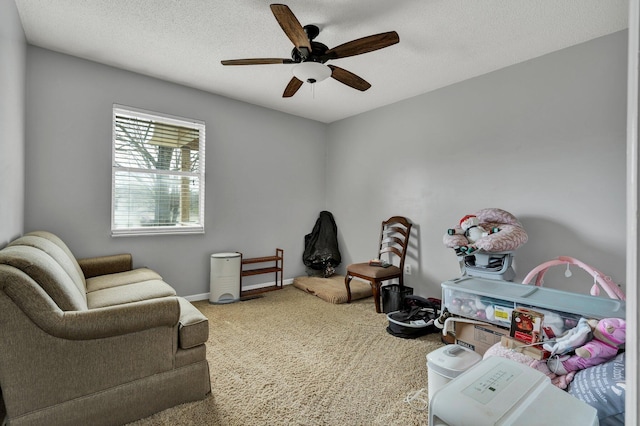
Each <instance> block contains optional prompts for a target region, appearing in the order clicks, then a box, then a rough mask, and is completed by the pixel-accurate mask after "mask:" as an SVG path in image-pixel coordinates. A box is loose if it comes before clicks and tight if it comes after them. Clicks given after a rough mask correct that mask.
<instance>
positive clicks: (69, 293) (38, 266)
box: [0, 244, 87, 311]
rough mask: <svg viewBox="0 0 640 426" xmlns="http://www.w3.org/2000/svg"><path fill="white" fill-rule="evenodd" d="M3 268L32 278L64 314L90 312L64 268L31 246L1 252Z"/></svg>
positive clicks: (16, 246) (19, 246)
mask: <svg viewBox="0 0 640 426" xmlns="http://www.w3.org/2000/svg"><path fill="white" fill-rule="evenodd" d="M0 264H5V265H9V266H13V267H14V268H17V269H19V270H21V271H22V272H24V273H25V274H27V275H29V276H30V277H31V278H32V279H33V280H34V281H35V282H37V283H38V285H40V287H42V289H43V290H44V291H46V292H47V294H48V295H49V297H51V299H53V301H54V302H55V303H56V304H57V305H58V306H59V307H60V309H61V310H63V311H81V310H87V300H86V293H85V292H84V291H81V290H80V289H79V288H78V286H77V285H76V283H75V282H74V280H73V279H72V277H71V276H70V275H69V273H68V272H67V271H66V270H65V268H64V267H63V266H62V265H61V264H60V263H59V262H58V261H57V260H56V259H55V258H54V257H52V256H51V255H49V254H48V253H47V252H45V251H44V250H41V249H39V248H37V247H33V246H29V245H20V244H16V245H9V246H7V247H5V248H4V249H2V250H0Z"/></svg>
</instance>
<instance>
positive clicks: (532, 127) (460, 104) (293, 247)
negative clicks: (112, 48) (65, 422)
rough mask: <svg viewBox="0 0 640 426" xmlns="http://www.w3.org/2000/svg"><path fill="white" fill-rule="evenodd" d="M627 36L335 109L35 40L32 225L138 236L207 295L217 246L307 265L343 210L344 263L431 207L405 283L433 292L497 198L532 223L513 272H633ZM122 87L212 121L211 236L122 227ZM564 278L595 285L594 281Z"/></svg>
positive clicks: (582, 286) (80, 250) (110, 245)
mask: <svg viewBox="0 0 640 426" xmlns="http://www.w3.org/2000/svg"><path fill="white" fill-rule="evenodd" d="M626 37H627V34H626V32H620V33H617V34H613V35H610V36H606V37H602V38H600V39H596V40H593V41H591V42H588V43H585V44H582V45H578V46H575V47H572V48H569V49H566V50H563V51H559V52H555V53H552V54H550V55H546V56H543V57H540V58H537V59H535V60H531V61H528V62H525V63H522V64H519V65H515V66H512V67H509V68H506V69H503V70H499V71H496V72H493V73H490V74H487V75H484V76H481V77H478V78H475V79H472V80H468V81H465V82H462V83H459V84H456V85H453V86H450V87H446V88H443V89H441V90H437V91H434V92H431V93H427V94H424V95H421V96H417V97H415V98H412V99H409V100H406V101H403V102H399V103H396V104H394V105H390V106H388V107H384V108H380V109H377V110H375V111H371V112H369V113H365V114H362V115H359V116H356V117H352V118H349V119H346V120H343V121H339V122H336V123H332V124H330V125H324V124H321V123H317V122H313V121H309V120H305V119H300V118H297V117H293V116H290V115H286V114H282V113H279V112H275V111H271V110H268V109H264V108H260V107H256V106H251V105H247V104H244V103H241V102H236V101H233V100H230V99H226V98H223V97H219V96H216V95H212V94H207V93H204V92H200V91H197V90H193V89H189V88H185V87H182V86H178V85H174V84H170V83H166V82H162V81H159V80H155V79H152V78H147V77H144V76H140V75H137V74H134V73H129V72H125V71H122V70H118V69H114V68H111V67H107V66H103V65H99V64H96V63H92V62H88V61H84V60H79V59H76V58H72V57H69V56H65V55H61V54H57V53H54V52H51V51H47V50H43V49H39V48H36V47H29V48H28V50H27V76H28V77H27V122H26V124H27V133H26V137H27V144H26V146H27V149H26V164H27V166H26V175H27V179H26V190H25V194H26V203H25V206H26V207H25V210H26V212H25V215H24V218H25V219H24V221H25V222H24V223H25V225H24V229H25V231H30V230H33V229H49V230H51V231H53V232H56V233H58V234H60V236H61V237H63V238H64V239H65V240H66V241H68V243H69V245H70V247H71V249H72V250H73V251H74V252H75V253H76V254H77V255H78V256H91V255H98V254H105V253H117V252H121V251H131V252H133V254H134V259H135V260H136V264H137V265H148V266H150V267H153V268H155V269H158V270H159V271H160V272H161V273H162V274H163V275H164V276H165V278H166V279H167V280H168V281H169V282H171V283H172V284H174V285H175V286H176V288H177V290H178V292H179V294H182V295H194V294H202V293H206V292H207V291H208V271H209V254H210V253H215V252H219V251H230V250H234V251H235V250H237V251H242V252H244V254H245V255H246V256H261V255H265V254H268V253H271V251H272V250H273V249H274V248H275V247H276V246H280V247H282V248H283V249H285V278H293V277H295V276H296V275H300V274H302V273H304V268H303V265H302V262H301V260H300V255H301V253H302V249H303V237H304V234H306V233H308V232H309V231H310V230H311V228H312V227H313V224H314V222H315V219H316V218H317V215H318V212H319V211H320V210H322V209H325V208H326V209H327V210H329V211H331V212H332V213H333V214H334V216H335V218H336V221H337V224H338V229H339V234H340V235H339V237H340V244H341V245H340V249H341V251H342V254H343V268H344V265H346V264H347V263H349V262H351V261H359V260H364V259H368V258H370V257H372V256H373V255H374V250H375V246H376V244H377V232H378V228H379V225H380V221H381V220H382V219H384V218H386V217H389V216H391V215H394V214H402V215H406V216H408V217H409V218H410V219H412V220H413V221H414V223H415V224H416V226H415V231H414V234H413V236H412V241H413V247H412V251H411V253H410V257H409V259H408V261H409V263H411V264H412V266H413V274H412V275H411V276H409V277H407V283H408V285H411V286H412V287H414V288H415V289H416V293H418V294H422V295H430V296H431V295H437V294H439V284H440V282H442V281H444V280H446V279H450V278H452V277H455V276H457V275H458V274H459V270H458V265H457V262H456V258H455V256H454V255H453V253H452V251H451V250H449V249H446V248H445V247H444V246H443V245H442V243H441V240H442V235H443V234H444V232H445V230H446V229H447V228H449V227H451V226H453V225H454V224H455V223H457V221H458V220H459V218H460V217H462V216H463V215H465V214H467V213H472V212H475V211H476V210H478V209H481V208H485V207H500V208H503V209H506V210H508V211H511V212H512V213H514V214H515V215H516V216H518V217H519V218H520V220H521V221H522V223H523V224H524V226H525V228H526V230H527V231H528V233H529V236H530V240H529V242H528V243H527V244H526V245H525V246H524V247H522V248H521V249H520V250H518V252H517V255H516V269H517V272H518V276H517V277H516V281H518V280H521V279H522V278H523V277H524V275H525V274H526V273H527V272H528V271H529V270H531V269H532V268H533V267H535V266H536V265H538V264H540V263H542V262H544V261H546V260H549V259H552V258H555V257H556V256H559V255H569V256H574V257H577V258H578V259H580V260H583V261H585V262H587V263H589V264H592V265H594V266H596V267H598V268H599V269H601V270H602V271H603V272H605V273H607V274H609V275H611V276H612V278H613V279H614V280H615V281H616V282H619V283H622V284H624V279H625V232H626V230H625V213H624V211H625V209H624V206H625V155H626V152H625V109H626V46H627V39H626ZM114 102H115V103H120V104H125V105H131V106H134V107H139V108H145V109H149V110H153V111H158V112H163V113H168V114H174V115H179V116H185V117H192V118H196V119H201V120H204V121H205V122H206V123H207V141H208V144H207V180H206V190H207V204H206V209H207V219H206V220H207V222H206V228H207V233H206V234H205V235H204V236H172V237H158V236H155V237H133V238H111V237H110V236H109V220H110V217H109V213H110V190H111V169H110V165H111V106H112V104H113V103H114ZM60 200H62V201H60ZM15 232H16V231H13V232H12V233H15ZM167 265H171V266H170V267H167ZM342 272H343V271H342ZM552 272H555V271H552ZM562 272H564V271H558V272H555V275H557V276H558V277H560V276H562ZM549 277H550V279H548V280H547V283H546V285H548V286H550V287H558V288H564V289H569V290H575V291H580V292H584V291H586V287H587V286H588V284H587V283H588V282H589V280H590V278H589V277H586V278H585V276H584V275H580V273H579V271H577V270H574V277H577V278H579V279H582V280H581V281H576V280H571V281H568V282H565V281H560V280H557V279H556V278H555V277H554V274H553V273H552V274H550V275H549ZM269 280H271V277H268V276H260V277H254V280H253V281H251V282H247V284H252V283H260V282H265V281H269ZM585 280H586V281H585Z"/></svg>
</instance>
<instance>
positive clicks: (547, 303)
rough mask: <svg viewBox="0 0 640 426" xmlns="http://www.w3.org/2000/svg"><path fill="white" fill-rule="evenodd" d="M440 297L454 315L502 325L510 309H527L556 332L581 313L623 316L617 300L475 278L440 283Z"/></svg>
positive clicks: (507, 324)
mask: <svg viewBox="0 0 640 426" xmlns="http://www.w3.org/2000/svg"><path fill="white" fill-rule="evenodd" d="M442 300H443V306H444V307H445V308H446V309H447V310H448V311H449V312H451V313H452V314H454V315H458V316H461V317H465V318H470V319H476V320H480V321H486V322H489V323H492V324H495V325H498V326H502V327H510V326H511V313H512V312H513V309H515V308H516V307H519V306H520V307H525V308H529V309H532V310H535V311H538V312H541V313H543V314H544V315H545V318H544V320H543V326H548V327H550V328H552V329H553V331H554V333H555V334H556V335H559V334H558V333H562V332H563V331H565V330H567V329H570V328H573V327H575V325H576V324H577V321H578V320H579V319H580V317H581V316H582V317H586V318H596V319H600V318H609V317H616V318H624V317H625V314H626V304H625V302H624V301H621V300H616V299H605V298H602V297H595V296H590V295H587V294H578V293H571V292H566V291H560V290H556V289H551V288H544V287H536V286H532V285H525V284H516V283H512V282H508V281H499V280H489V279H483V278H475V277H462V278H459V279H455V280H451V281H445V282H444V283H442Z"/></svg>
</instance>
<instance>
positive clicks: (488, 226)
mask: <svg viewBox="0 0 640 426" xmlns="http://www.w3.org/2000/svg"><path fill="white" fill-rule="evenodd" d="M527 240H528V236H527V233H526V232H525V230H524V228H523V227H522V225H521V224H520V222H519V221H518V219H517V218H516V217H515V216H514V215H512V214H511V213H509V212H507V211H505V210H502V209H498V208H487V209H482V210H479V211H477V212H476V213H474V214H470V215H466V216H464V217H463V218H462V219H461V220H460V222H459V223H458V225H456V226H455V227H453V228H450V229H448V230H447V233H446V234H445V235H444V237H443V239H442V242H443V243H444V245H445V246H446V247H448V248H451V249H453V250H454V251H455V253H456V255H457V256H458V261H459V263H460V270H461V272H462V275H463V276H464V275H470V276H477V277H482V278H489V279H500V280H505V281H511V280H513V278H515V271H514V270H513V266H512V264H513V257H514V251H515V250H516V249H517V248H519V247H520V246H521V245H523V244H524V243H526V242H527Z"/></svg>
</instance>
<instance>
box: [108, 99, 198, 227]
mask: <svg viewBox="0 0 640 426" xmlns="http://www.w3.org/2000/svg"><path fill="white" fill-rule="evenodd" d="M117 116H124V117H131V118H135V119H141V120H150V121H153V122H159V123H162V124H168V125H174V126H181V127H187V128H190V129H195V130H197V131H198V132H199V143H198V152H199V154H198V163H199V167H198V170H197V171H196V172H185V171H170V170H155V169H147V168H139V167H123V166H118V165H116V127H117V126H116V123H117V121H116V117H117ZM205 128H206V126H205V123H204V121H199V120H193V119H188V118H183V117H177V116H172V115H168V114H162V113H157V112H152V111H147V110H143V109H139V108H133V107H128V106H124V105H118V104H113V114H112V144H111V145H112V172H111V235H112V236H113V237H121V236H135V235H172V234H181V235H182V234H204V218H205V216H204V204H205V196H204V195H205ZM118 172H143V173H149V174H153V175H169V176H175V177H178V176H179V177H194V178H197V180H198V182H199V187H198V191H199V192H198V203H199V204H198V210H199V211H198V220H197V222H196V223H178V224H176V225H175V226H128V227H122V225H116V174H117V173H118Z"/></svg>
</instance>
